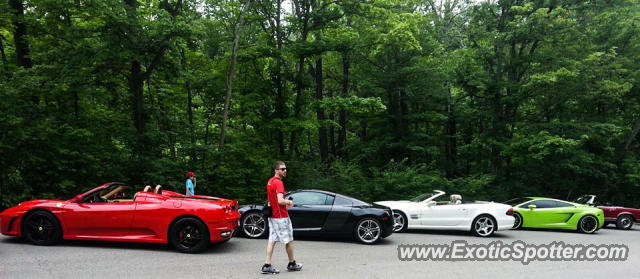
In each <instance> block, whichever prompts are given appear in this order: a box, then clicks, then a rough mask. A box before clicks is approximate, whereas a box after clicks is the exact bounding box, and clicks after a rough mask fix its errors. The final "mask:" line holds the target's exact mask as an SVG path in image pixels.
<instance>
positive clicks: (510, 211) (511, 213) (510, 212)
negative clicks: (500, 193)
mask: <svg viewBox="0 0 640 279" xmlns="http://www.w3.org/2000/svg"><path fill="white" fill-rule="evenodd" d="M507 215H509V216H513V207H512V208H509V210H507Z"/></svg>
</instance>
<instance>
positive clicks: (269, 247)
mask: <svg viewBox="0 0 640 279" xmlns="http://www.w3.org/2000/svg"><path fill="white" fill-rule="evenodd" d="M287 245H288V244H287ZM275 246H276V243H275V242H271V241H269V242H268V243H267V257H266V259H265V260H264V263H265V264H271V256H273V248H274V247H275ZM287 247H289V246H287ZM288 249H289V248H287V253H288V251H289V250H288ZM291 252H292V253H293V250H291Z"/></svg>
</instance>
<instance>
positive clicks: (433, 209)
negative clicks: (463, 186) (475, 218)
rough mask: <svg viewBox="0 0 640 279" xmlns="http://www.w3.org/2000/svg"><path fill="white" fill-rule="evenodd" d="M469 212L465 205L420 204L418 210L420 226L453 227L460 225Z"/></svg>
mask: <svg viewBox="0 0 640 279" xmlns="http://www.w3.org/2000/svg"><path fill="white" fill-rule="evenodd" d="M468 212H469V210H468V208H467V206H466V205H465V204H448V203H445V204H436V205H430V204H428V203H422V204H421V209H420V216H421V218H420V224H421V225H424V226H434V227H442V226H455V225H458V224H460V223H462V222H463V221H464V220H465V218H466V216H467V214H468Z"/></svg>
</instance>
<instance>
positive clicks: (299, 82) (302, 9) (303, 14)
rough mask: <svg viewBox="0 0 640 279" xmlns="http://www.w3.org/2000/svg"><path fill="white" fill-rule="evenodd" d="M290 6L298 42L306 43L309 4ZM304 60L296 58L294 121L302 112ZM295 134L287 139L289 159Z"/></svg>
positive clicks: (293, 132) (292, 2)
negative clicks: (298, 22) (299, 27)
mask: <svg viewBox="0 0 640 279" xmlns="http://www.w3.org/2000/svg"><path fill="white" fill-rule="evenodd" d="M291 5H292V8H293V10H294V12H295V14H296V16H297V17H298V18H300V19H301V20H302V30H301V36H300V41H302V42H306V41H307V35H308V34H309V30H308V29H309V12H310V9H311V8H310V3H309V2H307V1H299V0H293V1H291ZM304 59H305V56H304V55H303V54H301V55H300V57H298V75H297V78H296V101H295V104H294V113H293V117H294V119H295V120H298V118H299V117H300V112H301V111H302V101H303V96H302V93H303V91H304V84H303V78H302V76H303V75H304ZM297 132H298V131H296V129H293V130H292V131H291V138H290V139H289V153H290V154H291V157H295V155H296V149H297V142H298V135H297Z"/></svg>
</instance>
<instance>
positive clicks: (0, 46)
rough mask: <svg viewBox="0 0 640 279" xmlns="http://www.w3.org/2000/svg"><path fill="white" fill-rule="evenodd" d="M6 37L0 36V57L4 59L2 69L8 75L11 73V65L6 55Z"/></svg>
mask: <svg viewBox="0 0 640 279" xmlns="http://www.w3.org/2000/svg"><path fill="white" fill-rule="evenodd" d="M3 40H4V37H3V36H2V35H0V55H1V57H2V67H3V68H4V71H5V72H6V73H9V63H8V62H7V55H6V54H5V53H4V42H3Z"/></svg>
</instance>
